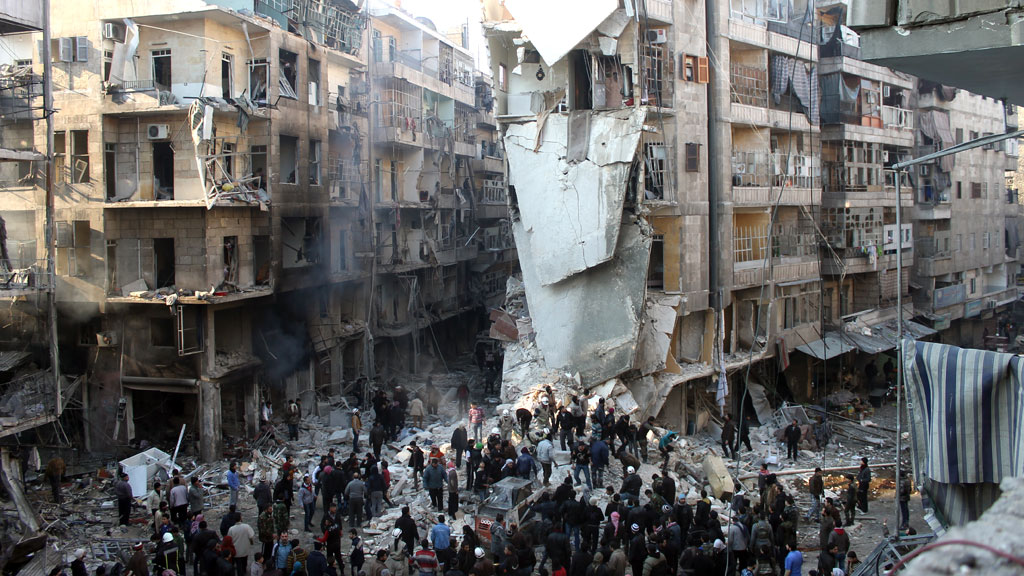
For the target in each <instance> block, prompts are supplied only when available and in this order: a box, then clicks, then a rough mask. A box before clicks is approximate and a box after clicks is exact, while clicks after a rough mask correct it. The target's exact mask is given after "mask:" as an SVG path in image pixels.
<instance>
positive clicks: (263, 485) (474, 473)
mask: <svg viewBox="0 0 1024 576" xmlns="http://www.w3.org/2000/svg"><path fill="white" fill-rule="evenodd" d="M435 392H436V388H433V385H432V384H431V383H429V382H428V385H427V387H425V388H424V389H423V390H422V391H421V392H420V394H419V395H416V396H413V397H410V396H409V394H408V393H407V392H406V391H405V390H403V389H402V388H401V387H395V389H394V390H393V391H392V393H391V394H387V393H386V392H384V391H383V390H377V391H376V393H375V394H374V395H373V396H372V400H371V403H370V404H371V409H372V411H373V421H372V426H371V427H370V431H369V437H368V439H369V445H368V446H367V447H366V448H367V449H366V451H365V452H363V451H362V450H361V447H360V432H361V431H362V427H363V424H362V416H361V414H360V412H359V410H358V408H355V409H353V410H352V422H351V425H350V426H351V428H352V432H353V434H352V439H353V440H352V447H351V448H352V449H351V450H350V451H349V450H347V446H345V447H342V446H333V447H331V448H330V449H329V450H327V452H326V453H325V454H323V455H321V456H319V457H318V458H317V460H316V461H315V466H312V464H314V463H313V462H309V463H306V462H303V463H296V462H295V461H294V459H293V457H292V456H287V457H286V459H285V462H284V463H283V464H282V465H281V466H280V467H279V469H278V470H277V471H276V481H274V482H273V483H271V482H270V479H269V478H268V476H267V475H263V476H259V475H257V477H256V478H255V479H254V480H255V485H254V486H253V489H252V493H251V497H252V499H253V500H254V502H255V505H256V512H255V513H254V514H251V515H250V517H249V518H245V517H243V514H242V513H241V512H240V506H239V492H240V489H241V478H240V477H239V473H238V471H237V466H236V465H235V464H234V463H232V464H231V465H230V468H229V470H228V472H227V476H226V484H227V486H228V495H229V502H228V511H227V512H226V513H224V514H223V515H222V516H221V517H220V518H218V520H219V522H218V523H217V524H214V523H213V520H212V519H209V518H207V513H206V510H205V505H206V502H207V501H208V500H209V496H208V495H207V494H206V492H205V490H204V489H203V486H202V484H201V483H200V482H199V481H198V478H197V477H196V476H195V475H193V476H192V478H191V479H189V480H188V481H186V480H185V479H184V477H183V476H182V475H181V474H180V472H178V471H176V472H175V473H174V475H173V476H172V477H171V479H170V480H169V481H168V482H167V485H166V486H164V485H162V484H161V483H159V482H157V483H155V484H154V486H153V491H152V492H151V493H150V494H149V495H148V496H147V497H146V503H145V506H146V508H147V511H148V512H149V514H150V517H151V523H150V528H151V537H150V541H151V542H150V544H149V546H148V550H147V546H144V543H142V542H140V543H139V544H137V545H136V546H135V548H134V550H133V552H134V553H133V555H132V556H131V557H130V558H128V559H127V560H126V562H125V563H124V565H123V566H121V565H117V566H115V567H113V568H112V569H111V570H110V572H109V576H122V575H123V574H124V573H130V574H131V576H149V573H150V572H151V571H152V572H153V573H154V574H159V575H160V576H176V575H181V576H185V575H187V574H188V573H189V571H191V576H344V575H345V574H346V571H347V573H348V574H350V575H351V576H531V575H533V574H539V575H540V576H625V574H627V573H628V574H630V575H631V576H677V575H679V576H683V575H685V576H700V575H705V574H707V575H720V574H721V575H726V576H733V575H736V574H740V575H741V576H753V575H780V576H802V575H803V574H804V573H805V572H804V566H803V554H802V552H801V551H800V550H799V548H798V541H797V534H798V530H799V528H800V523H801V521H803V522H815V523H818V526H819V528H818V530H819V541H820V542H819V544H820V548H821V553H820V554H819V557H818V561H817V565H816V566H815V567H814V570H813V571H811V570H809V571H807V573H808V574H814V573H817V574H819V575H823V576H833V575H845V574H849V573H851V571H852V569H853V566H854V565H855V564H856V562H857V558H856V554H855V552H854V551H853V550H851V549H850V539H849V536H848V535H847V534H846V532H845V527H846V526H848V525H849V524H851V523H852V522H853V521H854V519H855V515H856V512H857V510H858V509H859V510H861V511H862V512H866V511H867V486H868V485H869V484H870V480H871V470H870V468H869V466H868V462H867V459H863V460H862V465H861V470H860V472H859V473H858V474H857V475H856V476H850V477H849V482H848V484H847V486H846V487H845V489H844V492H843V495H842V497H841V498H840V500H839V501H838V502H837V501H833V500H832V499H831V498H825V497H824V483H823V476H822V472H821V470H820V469H818V470H816V471H815V474H814V475H813V476H812V478H811V479H810V481H809V482H808V492H809V495H810V497H811V505H810V507H809V508H808V509H807V510H806V511H805V512H804V513H803V514H801V513H800V511H799V510H798V508H797V506H796V503H795V502H796V500H795V496H796V495H795V494H792V493H787V491H786V490H785V488H784V486H783V485H782V484H781V483H780V482H778V480H777V478H776V477H775V475H774V474H772V473H771V472H770V471H769V469H768V466H767V465H762V469H761V473H760V474H759V476H758V485H757V489H756V491H754V490H745V489H744V488H743V487H742V486H741V485H740V484H736V486H735V493H736V495H735V496H733V497H732V500H731V502H730V503H729V504H730V505H729V506H728V507H726V508H724V509H723V512H722V514H724V515H725V517H720V516H719V513H718V512H717V511H715V510H713V509H712V499H711V498H709V497H708V494H707V493H706V492H705V491H701V492H700V498H699V500H697V501H696V502H691V501H688V500H687V495H686V494H685V493H677V486H676V482H675V481H674V480H673V475H672V474H668V473H666V471H667V470H669V469H670V466H669V461H670V458H671V455H672V449H673V440H674V438H675V433H674V432H672V431H662V430H661V429H660V428H656V427H655V426H654V423H653V420H651V419H648V420H646V421H643V422H639V423H638V422H634V421H633V420H631V419H630V417H629V416H628V415H625V414H616V412H615V408H614V407H613V406H611V405H610V404H609V405H606V404H605V402H604V401H603V400H600V399H599V400H598V401H597V402H596V405H595V406H594V407H593V409H592V410H586V409H584V406H585V404H584V403H583V402H582V401H581V400H580V398H578V397H575V396H573V397H570V398H568V399H567V401H566V402H564V403H562V404H559V403H557V402H556V401H555V400H554V398H555V395H554V394H553V393H552V391H551V390H550V389H547V390H545V393H544V395H543V396H541V397H540V399H539V402H538V404H537V406H536V408H535V409H534V410H528V409H525V408H523V409H519V410H516V411H515V412H514V413H513V412H512V411H511V410H504V411H502V412H500V413H499V414H496V415H493V416H490V417H488V416H487V415H486V414H485V412H484V410H483V408H482V407H481V406H479V405H477V404H475V403H472V402H469V394H468V389H467V390H466V391H465V394H464V396H463V390H461V389H460V390H458V391H457V393H456V397H457V398H458V399H459V401H460V414H464V418H462V419H461V421H460V422H458V424H457V426H456V427H455V429H454V431H453V433H452V436H451V438H450V439H447V440H448V441H449V442H450V448H449V449H448V450H447V451H442V449H441V446H440V444H439V442H440V441H442V439H440V438H437V439H434V441H432V442H429V443H428V444H427V445H425V446H420V445H418V443H417V441H416V440H415V439H410V440H408V441H407V442H405V443H404V444H405V445H399V446H396V445H395V444H396V442H398V438H399V436H398V435H399V433H400V431H401V430H402V429H404V428H406V426H408V425H410V424H411V425H412V426H413V427H416V428H421V427H422V424H423V418H424V417H425V416H426V415H431V414H437V412H438V408H439V403H440V394H439V393H438V394H435ZM463 398H465V400H466V402H465V403H464V404H463V403H462V400H463ZM463 407H464V408H463ZM290 408H291V406H286V420H285V421H286V423H287V424H289V428H290V427H291V423H292V421H293V420H292V419H291V417H290V416H291V412H290ZM463 409H464V411H463ZM407 417H408V418H410V419H411V421H407ZM289 432H290V433H291V432H292V431H291V430H289ZM747 434H748V433H747V431H746V430H742V431H741V434H740V436H741V439H742V438H744V437H746V436H747ZM651 444H654V445H656V446H657V448H658V451H659V453H660V458H661V464H662V467H661V472H662V473H661V474H657V473H654V474H652V475H651V477H650V479H648V480H645V478H644V477H642V476H641V475H640V474H639V472H638V471H639V470H640V467H641V465H642V464H645V463H649V462H650V459H651V458H652V454H650V453H649V450H648V448H649V445H651ZM737 444H739V442H737ZM728 445H729V447H730V448H733V447H732V439H731V438H730V439H729V440H728ZM395 450H398V451H405V452H407V454H402V455H401V457H399V454H397V453H395ZM559 450H560V451H561V452H562V453H563V454H565V453H568V454H567V456H568V464H567V465H568V470H566V472H565V475H564V477H563V478H562V479H561V482H557V481H555V482H553V481H552V479H553V476H555V475H556V474H555V472H556V471H557V468H558V464H557V463H556V452H558V451H559ZM345 451H347V452H348V454H347V456H342V454H341V452H345ZM361 452H362V456H360V453H361ZM389 455H390V456H391V458H390V460H391V462H390V463H389V462H388V461H387V460H385V457H387V456H389ZM612 458H615V459H618V460H619V462H620V463H621V473H618V470H620V468H618V467H615V468H614V469H615V470H616V473H614V474H613V473H612V471H611V470H612V469H613V468H612V467H610V464H611V460H612ZM560 460H562V461H563V462H564V461H565V457H564V456H563V457H561V458H560ZM398 462H401V464H398ZM396 465H400V466H405V467H407V468H408V470H409V472H410V473H411V474H410V475H409V478H410V479H411V482H412V488H411V491H410V488H409V487H406V488H405V490H404V491H403V495H405V496H407V495H409V494H410V493H411V494H413V495H415V494H416V493H418V491H419V490H421V489H422V490H424V491H425V492H426V494H427V495H428V496H429V510H424V509H423V508H424V507H423V506H420V507H419V509H418V510H417V513H416V514H414V513H413V511H412V510H411V509H410V506H404V507H402V508H401V515H400V517H399V518H398V519H397V521H396V522H395V523H394V526H393V527H392V528H391V532H390V536H391V538H390V540H388V539H385V544H383V545H381V546H380V548H379V549H374V548H373V547H372V546H370V545H369V544H368V543H367V542H365V541H364V540H363V537H364V536H366V533H365V532H364V531H365V530H366V528H367V527H368V526H369V523H370V521H371V520H372V519H374V518H377V517H380V516H382V515H385V514H386V513H387V511H388V510H392V509H395V508H396V504H395V503H394V502H392V500H391V489H392V475H391V468H390V467H392V466H396ZM463 466H464V468H463ZM304 471H305V472H308V473H304ZM460 474H461V476H462V477H461V478H460ZM509 477H518V478H522V479H525V480H528V481H531V482H533V485H534V486H535V487H536V489H537V491H538V492H539V494H538V495H536V497H535V499H534V501H533V502H532V505H531V506H530V508H529V512H528V513H526V514H524V515H523V516H522V520H525V521H524V522H523V523H522V525H519V526H517V525H516V523H514V522H511V521H506V519H505V518H503V517H502V516H500V515H499V516H498V517H497V518H495V519H494V521H493V522H492V523H491V524H490V527H489V528H488V529H487V530H486V533H484V534H479V533H477V532H476V531H475V530H474V528H473V526H471V525H465V526H463V528H462V530H461V531H455V532H454V533H453V530H452V529H451V525H450V523H449V521H450V520H454V519H456V518H457V516H458V514H459V512H460V511H464V512H466V513H468V514H470V515H472V514H474V513H475V511H476V508H475V507H476V506H478V505H479V504H480V503H481V502H483V500H484V499H485V498H486V497H487V495H488V493H489V492H490V489H491V487H492V486H493V485H494V484H496V483H498V482H500V481H501V480H503V479H505V478H509ZM127 480H128V479H127V477H123V478H122V479H121V480H120V481H118V482H117V483H116V485H115V494H116V496H117V499H118V506H119V513H120V517H119V521H120V522H121V523H122V524H127V523H128V521H129V516H130V514H131V504H132V501H133V498H132V494H131V487H130V485H129V484H128V481H127ZM421 484H422V486H421ZM901 486H902V485H901ZM908 494H909V491H908ZM296 503H297V504H298V505H299V506H301V510H302V514H301V521H302V524H301V528H300V526H299V523H298V521H295V522H293V520H292V506H293V505H294V504H296ZM601 504H604V505H603V506H602V505H601ZM466 507H468V508H469V509H468V510H464V508H466ZM844 512H845V519H844V518H843V513H844ZM428 515H429V519H430V521H429V522H427V521H426V519H427V518H428ZM298 517H300V515H298V514H296V518H298ZM903 520H904V521H905V520H906V515H904V518H903ZM812 529H813V528H812ZM303 534H305V535H304V536H303ZM392 541H393V544H388V543H387V542H392ZM83 554H84V553H83ZM538 556H539V557H538ZM81 560H82V558H81V557H79V558H77V561H81ZM71 569H72V576H86V574H85V572H83V570H84V564H81V565H78V564H76V563H72V565H71ZM59 571H60V569H56V570H55V573H54V574H55V575H56V574H59ZM114 572H117V574H114ZM98 576H108V573H107V572H104V574H102V575H100V574H98Z"/></svg>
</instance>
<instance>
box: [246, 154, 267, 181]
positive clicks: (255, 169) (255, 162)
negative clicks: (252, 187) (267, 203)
mask: <svg viewBox="0 0 1024 576" xmlns="http://www.w3.org/2000/svg"><path fill="white" fill-rule="evenodd" d="M249 170H250V171H251V172H252V175H253V176H256V177H257V178H259V180H258V181H257V187H258V188H260V189H262V190H266V189H267V183H266V180H265V178H266V173H267V147H266V146H264V145H255V146H249Z"/></svg>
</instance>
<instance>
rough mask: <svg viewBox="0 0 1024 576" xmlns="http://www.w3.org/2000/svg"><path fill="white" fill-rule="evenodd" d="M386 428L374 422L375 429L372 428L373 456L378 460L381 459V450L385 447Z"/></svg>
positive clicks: (371, 444)
mask: <svg viewBox="0 0 1024 576" xmlns="http://www.w3.org/2000/svg"><path fill="white" fill-rule="evenodd" d="M384 439H385V433H384V427H383V426H381V424H380V422H374V423H373V427H372V428H370V446H371V447H372V448H373V455H374V457H375V458H377V459H378V460H379V459H380V451H381V448H383V447H384Z"/></svg>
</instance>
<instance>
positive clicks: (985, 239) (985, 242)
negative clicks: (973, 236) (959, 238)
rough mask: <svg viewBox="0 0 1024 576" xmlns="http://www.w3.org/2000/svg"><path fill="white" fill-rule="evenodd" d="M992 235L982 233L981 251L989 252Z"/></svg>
mask: <svg viewBox="0 0 1024 576" xmlns="http://www.w3.org/2000/svg"><path fill="white" fill-rule="evenodd" d="M991 241H992V240H991V235H990V234H989V233H988V232H982V233H981V249H982V250H988V249H989V246H990V244H991Z"/></svg>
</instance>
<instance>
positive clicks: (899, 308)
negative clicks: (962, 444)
mask: <svg viewBox="0 0 1024 576" xmlns="http://www.w3.org/2000/svg"><path fill="white" fill-rule="evenodd" d="M902 179H903V177H902V170H899V169H898V170H896V354H897V358H896V492H895V504H896V539H897V540H898V539H899V537H900V529H899V527H900V521H901V520H900V484H901V482H900V473H901V472H902V466H901V465H900V464H901V462H902V451H903V418H902V414H903V218H902V216H901V214H902V213H903V210H902V208H903V202H902V200H901V199H900V194H901V191H900V181H901V180H902Z"/></svg>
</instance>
